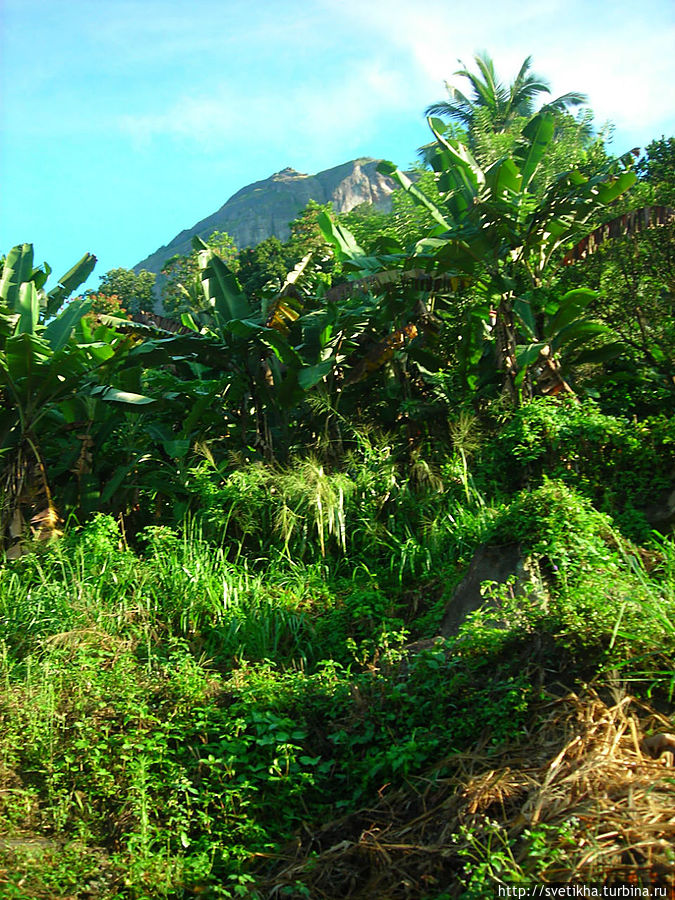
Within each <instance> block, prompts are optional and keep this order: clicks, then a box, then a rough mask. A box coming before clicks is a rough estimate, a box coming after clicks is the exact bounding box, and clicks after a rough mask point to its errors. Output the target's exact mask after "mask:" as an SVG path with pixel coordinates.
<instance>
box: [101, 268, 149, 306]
mask: <svg viewBox="0 0 675 900" xmlns="http://www.w3.org/2000/svg"><path fill="white" fill-rule="evenodd" d="M156 277H157V276H156V275H155V274H154V272H147V271H146V270H145V269H143V270H142V271H140V272H138V273H136V272H134V271H133V270H132V269H124V268H121V267H120V268H117V269H111V270H110V271H109V272H106V273H105V275H101V284H100V285H99V288H98V294H99V295H102V296H104V297H117V298H118V300H119V302H120V304H121V305H122V307H123V308H124V309H125V310H126V311H128V312H130V313H138V312H141V311H145V312H151V311H152V307H153V303H154V298H153V287H154V284H155V279H156ZM105 311H106V310H101V312H105ZM110 315H116V313H115V312H111V313H110Z"/></svg>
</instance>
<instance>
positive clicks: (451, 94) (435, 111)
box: [426, 53, 588, 133]
mask: <svg viewBox="0 0 675 900" xmlns="http://www.w3.org/2000/svg"><path fill="white" fill-rule="evenodd" d="M460 62H461V60H460ZM474 62H475V63H476V66H477V68H478V73H474V72H470V71H469V69H467V68H466V66H465V65H464V63H461V65H462V66H463V68H461V69H459V70H458V71H457V72H455V73H454V74H455V75H460V76H462V78H466V79H467V80H468V81H469V83H470V85H471V89H472V96H467V95H466V94H464V93H462V91H460V90H459V89H458V88H455V87H453V86H452V85H450V84H448V82H447V81H446V83H445V86H446V89H447V91H448V99H447V100H442V101H440V102H438V103H432V104H431V106H429V107H428V108H427V109H426V115H427V116H444V117H447V118H449V119H451V120H453V121H454V122H456V123H457V124H458V125H460V126H461V127H463V128H464V129H466V131H467V132H469V133H470V132H471V130H472V129H473V127H474V126H475V125H477V124H479V123H480V125H481V126H482V127H489V128H490V130H492V131H494V132H496V133H501V132H504V131H508V129H509V127H510V126H511V125H513V123H514V121H515V120H516V119H518V118H530V117H531V116H532V115H533V114H534V111H535V100H536V99H537V97H538V96H539V95H540V94H550V93H551V87H550V85H549V83H548V82H547V81H546V80H545V79H543V78H542V77H541V76H539V75H536V74H535V73H534V72H531V71H530V68H531V65H532V57H531V56H528V57H527V59H525V60H524V62H523V64H522V65H521V67H520V71H519V72H518V74H517V75H516V78H515V80H514V81H513V82H512V83H511V84H510V85H509V86H508V87H507V86H506V85H504V84H502V83H501V82H499V81H498V80H497V76H496V74H495V67H494V63H493V61H492V59H491V58H490V57H489V56H488V54H487V53H477V54H476V56H474ZM587 99H588V98H587V97H586V95H585V94H580V93H579V92H577V91H570V92H569V93H567V94H563V95H562V96H561V97H558V98H556V99H555V100H551V101H550V102H549V103H546V104H544V106H543V107H542V108H543V109H547V110H551V111H555V112H565V111H567V110H568V109H569V108H570V107H575V106H581V105H582V104H583V103H586V102H587Z"/></svg>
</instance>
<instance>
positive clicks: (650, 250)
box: [0, 57, 675, 900]
mask: <svg viewBox="0 0 675 900" xmlns="http://www.w3.org/2000/svg"><path fill="white" fill-rule="evenodd" d="M478 62H479V68H480V73H481V74H480V77H478V76H473V75H471V73H469V72H468V71H464V72H463V73H462V74H463V75H464V77H468V78H469V80H470V81H471V84H472V86H473V87H474V88H475V89H476V90H477V91H478V94H477V96H476V97H474V98H466V97H462V96H460V95H459V94H457V93H455V94H454V96H453V97H452V98H451V100H452V102H453V103H454V105H455V110H454V113H453V111H452V110H449V114H450V115H454V114H455V113H457V111H458V110H459V111H460V112H463V113H466V116H465V118H464V119H462V126H463V128H464V129H465V131H464V133H460V131H459V130H458V129H457V127H456V126H455V127H452V126H447V125H445V124H444V123H443V122H441V121H440V120H431V122H430V124H431V126H432V131H433V134H434V138H435V145H434V147H435V149H434V153H433V154H432V157H431V161H432V164H433V167H434V168H433V171H426V170H422V169H421V168H418V169H417V170H415V171H413V172H410V173H402V172H399V171H398V170H396V169H395V167H394V166H393V165H391V164H384V165H383V167H382V171H384V172H385V173H386V174H390V175H392V176H393V177H395V178H396V179H397V180H398V183H399V185H400V190H399V191H398V192H396V193H395V195H394V198H393V211H392V213H391V214H383V213H379V212H377V211H375V210H373V209H372V208H357V209H356V210H354V211H352V212H351V213H349V214H347V215H345V216H341V217H340V218H338V219H335V218H331V216H330V214H329V209H328V207H322V206H320V205H319V204H316V203H313V204H312V203H310V204H309V205H308V207H307V208H306V209H305V210H304V211H303V212H302V213H301V214H300V215H299V217H298V218H297V219H296V221H295V222H294V223H292V226H291V238H290V240H289V241H288V242H286V244H281V243H280V242H279V241H277V240H276V239H270V240H269V241H266V242H263V244H261V245H259V247H257V248H254V249H251V250H248V251H244V252H243V253H242V254H240V257H239V259H238V260H237V259H235V255H234V248H233V246H232V243H231V240H230V239H229V238H228V237H227V236H226V235H215V236H212V240H210V241H209V242H205V241H202V240H201V239H196V240H195V242H194V244H195V246H194V252H193V253H192V254H191V255H190V256H189V257H183V258H181V259H178V260H174V261H173V262H172V263H171V264H170V267H169V268H170V272H169V273H168V274H169V281H168V288H167V291H168V294H165V296H167V297H168V299H167V304H170V303H174V307H173V312H174V314H175V315H176V316H178V315H180V319H181V325H182V328H177V326H176V328H177V330H174V326H170V327H164V326H167V323H166V322H162V321H161V320H159V321H158V324H156V325H152V324H148V325H138V324H136V323H132V322H130V321H128V320H127V321H123V320H121V318H120V317H119V316H117V315H116V313H122V312H123V311H124V310H130V311H132V312H133V311H135V309H136V308H137V307H138V308H142V307H143V306H145V304H149V303H150V292H151V289H152V284H151V278H150V277H149V276H148V273H140V274H139V275H134V273H131V272H129V271H127V270H123V269H115V270H112V271H111V272H109V273H107V275H105V276H103V279H102V285H101V289H100V292H99V293H98V294H97V295H91V296H89V297H88V298H78V299H77V300H74V301H72V302H71V303H70V304H66V305H65V306H64V305H63V303H64V300H65V299H66V297H67V296H68V294H69V293H70V292H71V291H73V290H75V288H76V287H77V285H78V284H79V283H80V281H81V280H82V278H84V277H86V276H87V275H88V274H89V272H90V271H91V268H92V266H93V261H94V260H93V257H91V256H90V255H87V256H85V257H84V258H83V260H81V261H80V263H79V264H78V265H77V266H75V267H74V268H73V269H72V270H71V271H70V272H68V273H66V275H64V276H63V278H62V279H61V282H60V283H59V285H58V286H57V287H56V288H54V289H53V290H52V291H50V292H46V290H45V287H44V286H45V283H46V280H47V277H48V275H49V267H48V266H46V265H45V266H44V267H43V268H35V267H34V266H33V254H32V248H31V247H30V245H24V246H19V247H17V248H14V249H13V250H12V251H10V253H9V254H8V255H7V257H6V258H5V259H4V260H3V263H2V272H1V275H0V297H1V299H2V307H1V308H0V437H1V439H2V442H1V443H0V461H1V462H2V479H3V480H2V484H1V485H0V489H1V490H2V496H1V501H2V503H1V509H2V517H3V527H5V530H6V531H7V532H8V533H10V534H11V536H12V541H14V545H13V547H12V548H11V549H12V554H10V555H13V556H19V557H20V558H18V559H10V560H7V561H6V562H5V563H4V564H3V565H2V566H0V681H1V683H2V684H3V690H2V692H0V832H1V834H0V884H2V888H3V890H5V892H6V893H7V894H8V896H16V897H20V896H29V897H35V898H36V900H37V898H39V897H47V896H50V897H51V896H54V897H58V896H63V897H65V896H71V895H74V894H75V893H78V894H79V893H83V892H84V893H87V894H91V895H92V896H97V897H100V898H101V900H119V898H122V897H134V898H136V900H153V898H160V897H164V898H168V897H179V896H180V897H182V896H188V895H193V894H203V895H205V896H209V897H246V896H248V897H251V898H255V897H257V896H258V894H259V891H257V884H258V882H259V876H260V873H261V871H262V869H263V868H265V867H267V866H268V865H271V864H272V862H271V861H273V860H274V858H275V857H276V855H277V854H278V853H279V851H280V848H281V846H282V845H283V844H284V843H285V842H287V841H288V840H290V839H291V838H292V837H293V835H296V837H297V834H298V832H299V831H300V829H301V828H307V827H309V826H310V823H322V822H325V821H329V820H335V819H336V818H339V817H341V816H344V815H346V814H347V815H348V814H350V813H352V812H354V811H355V810H357V809H370V808H371V807H372V806H373V804H375V803H377V802H379V801H378V797H379V798H380V799H381V798H382V797H386V792H387V791H389V790H390V789H391V790H392V791H397V790H398V789H401V788H403V787H404V786H405V785H406V784H409V783H411V782H412V781H414V782H415V783H418V784H419V783H422V782H421V781H420V779H423V780H424V781H423V783H424V785H425V788H424V790H430V791H433V789H434V781H435V779H437V778H439V777H445V776H449V777H452V778H454V777H456V776H457V775H458V773H459V772H460V770H461V771H465V769H461V767H462V766H463V765H464V763H465V761H466V758H467V757H466V754H471V753H473V754H476V753H479V755H480V758H481V759H482V760H484V761H485V757H486V756H487V757H488V759H489V757H490V755H491V754H493V753H497V752H498V751H499V749H500V748H502V747H503V746H504V745H505V744H507V743H515V744H517V745H520V746H521V747H522V749H523V752H524V753H526V752H527V747H528V744H527V742H528V741H529V740H530V737H531V735H532V734H533V733H535V732H536V730H537V728H538V727H539V723H538V719H537V711H538V710H539V709H540V704H541V701H542V700H545V701H546V702H548V701H549V700H550V696H549V693H548V692H552V693H553V694H555V695H556V696H559V692H560V685H564V686H565V689H566V690H570V691H572V690H577V689H578V687H579V684H582V683H586V682H588V681H589V680H591V679H596V678H597V679H606V678H607V677H608V676H607V673H608V672H613V673H617V672H618V673H620V676H621V678H623V679H624V680H625V681H626V682H627V683H629V684H631V687H632V689H633V690H634V691H636V692H642V694H643V695H653V696H656V697H658V698H659V702H660V703H661V707H660V708H662V709H663V710H664V713H663V714H664V715H665V714H666V713H667V712H668V711H669V710H672V702H673V697H674V696H675V674H674V671H673V663H672V660H673V651H674V650H675V551H674V549H673V543H672V540H670V539H667V538H664V537H658V536H657V535H656V534H655V533H654V532H651V531H650V529H649V526H648V525H647V521H646V518H645V515H644V510H646V508H647V507H648V505H649V504H650V503H652V501H654V500H655V499H657V498H658V494H659V493H660V492H661V491H662V492H663V493H664V494H666V493H668V491H670V490H672V471H673V464H674V462H675V458H674V456H673V448H674V447H675V431H674V428H673V420H672V416H671V415H670V412H671V411H672V410H671V407H670V406H668V405H665V406H664V407H663V411H662V412H661V413H660V414H658V415H657V414H656V410H657V405H658V404H659V403H662V402H663V400H664V398H665V399H668V398H672V396H673V392H672V384H671V382H672V378H671V376H672V374H673V372H672V360H671V355H672V354H671V347H672V344H673V341H672V339H671V338H672V335H671V331H672V325H673V323H672V318H673V317H672V314H671V313H672V309H671V306H672V304H671V303H670V299H671V295H672V293H673V291H672V284H671V281H672V278H671V273H670V264H671V262H672V259H671V258H670V256H671V255H672V254H671V249H672V247H671V244H672V241H671V234H670V226H669V225H668V224H666V225H662V226H658V228H657V227H654V228H648V227H644V228H643V229H642V230H639V229H637V230H635V229H634V233H633V234H631V235H625V236H624V238H621V237H620V238H618V239H616V238H612V239H608V240H606V241H604V243H603V244H602V247H601V252H600V253H596V254H592V255H591V256H590V257H589V258H588V259H586V260H579V261H578V263H577V264H575V266H570V267H567V268H566V269H565V271H562V270H561V267H560V263H561V262H562V260H563V259H564V258H565V257H568V261H569V259H571V258H574V259H578V258H579V256H580V255H581V254H580V253H577V252H576V251H574V252H572V253H571V254H570V253H569V252H568V251H569V250H570V245H571V244H574V243H575V242H577V241H578V240H579V238H584V237H586V236H587V235H588V233H589V231H590V230H591V229H593V228H595V226H596V225H597V224H598V222H599V221H600V219H601V218H602V217H603V216H605V217H609V216H610V214H611V215H615V213H616V211H617V209H621V210H624V209H626V210H628V209H629V205H628V201H622V202H625V203H626V204H627V205H625V206H620V207H617V206H615V205H614V204H615V203H616V202H617V200H620V199H621V198H622V197H624V195H625V194H626V190H627V188H628V187H629V185H630V184H631V183H632V182H633V181H634V177H635V176H634V174H633V173H632V172H631V171H630V170H629V168H628V161H627V160H626V159H623V160H619V161H614V162H612V161H609V160H608V159H607V158H606V156H605V153H604V148H603V147H602V141H601V140H595V139H594V138H593V137H592V135H591V133H590V118H589V117H582V118H580V119H577V120H575V119H573V118H572V117H571V116H570V115H569V114H568V113H567V112H565V111H564V107H565V106H567V105H569V104H571V103H572V102H576V100H575V96H576V95H568V96H566V97H563V98H560V99H559V101H554V103H553V104H550V105H549V108H548V109H545V110H544V111H542V112H541V113H540V114H539V115H536V116H534V117H532V112H533V102H534V99H535V98H536V97H537V96H538V95H539V94H541V93H542V92H545V91H546V90H547V86H546V84H545V82H543V81H542V80H541V79H539V78H537V77H535V76H532V74H531V73H530V72H529V60H527V61H526V62H525V64H524V65H523V67H522V68H521V71H520V73H519V75H518V78H517V79H516V82H514V84H513V85H511V86H510V87H505V86H503V85H500V84H499V83H498V81H497V79H496V76H495V73H494V69H493V67H492V64H491V62H490V60H489V58H488V57H480V58H479V60H478ZM577 99H578V98H577ZM556 104H557V105H556ZM455 118H456V116H455ZM460 118H461V116H460ZM671 143H672V142H671V141H665V140H664V141H661V142H656V143H655V144H653V145H651V146H650V148H649V151H648V155H647V157H646V158H645V159H644V160H643V161H642V162H641V163H640V164H639V166H638V172H639V174H640V176H641V179H642V180H641V182H640V184H639V185H638V186H637V193H636V194H635V196H636V197H638V196H639V197H640V198H641V199H640V202H647V203H651V202H653V201H654V202H659V201H658V198H663V197H667V196H669V195H668V190H669V184H670V181H671V180H672V179H670V174H669V173H670V169H671V168H672V165H671V163H672V152H671V151H672V147H671ZM633 219H635V221H637V219H636V217H633ZM633 219H631V220H630V221H633ZM662 219H663V217H661V219H659V221H661V220H662ZM626 221H628V220H626ZM645 221H647V220H645ZM616 228H617V226H616V224H613V225H611V226H608V228H607V231H608V233H609V232H612V233H614V232H615V231H616ZM603 234H604V232H603ZM594 240H595V239H594ZM612 240H617V241H618V243H616V244H614V245H613V244H612ZM591 244H593V241H590V240H589V241H587V242H586V244H585V246H586V248H587V249H588V248H589V247H590V246H591ZM613 248H615V249H613ZM237 268H238V272H237ZM238 276H239V277H238ZM590 288H593V290H591V289H590ZM90 309H93V310H94V311H95V312H96V314H97V315H96V317H93V316H92V315H87V311H88V310H90ZM618 339H622V340H623V344H622V345H620V342H619V340H618ZM618 346H619V347H620V349H621V354H620V357H617V347H618ZM669 379H670V381H669ZM500 388H501V389H504V388H505V389H506V392H507V394H508V396H506V395H504V394H503V393H502V394H501V395H500ZM573 390H575V391H579V392H581V391H586V392H587V393H588V394H589V395H592V396H594V397H595V400H594V401H591V400H588V399H584V400H582V401H579V400H578V398H577V397H575V396H572V391H573ZM545 393H550V394H551V395H552V396H547V397H542V396H539V395H541V394H545ZM561 394H562V395H565V394H566V395H568V396H567V398H566V399H564V400H562V401H561V399H560V397H561ZM554 395H555V396H556V397H557V399H554ZM532 397H535V399H531V398H532ZM628 415H631V416H632V417H631V418H628V417H627V416H628ZM45 504H46V506H47V509H48V511H49V512H50V515H51V518H50V519H49V522H50V527H49V528H48V529H47V530H51V532H52V533H54V532H55V531H56V525H58V524H61V523H59V521H58V516H57V514H56V510H57V507H58V509H59V510H62V511H63V512H64V513H70V521H69V522H68V526H67V527H65V528H64V530H65V534H64V535H62V536H61V538H60V540H58V541H51V542H41V541H37V540H35V541H33V542H32V543H30V542H29V541H28V540H27V539H26V537H25V532H26V527H25V526H26V524H27V523H28V521H29V519H30V517H31V516H32V514H33V513H34V512H35V511H38V510H39V508H40V507H41V506H43V505H45ZM75 516H77V517H78V518H79V519H80V522H81V524H78V521H77V520H76V518H75ZM664 527H665V526H664ZM17 528H18V529H19V531H23V532H24V536H23V537H22V538H21V539H20V540H19V539H16V540H15V537H16V529H17ZM12 529H14V531H13V530H12ZM42 530H43V528H42V527H41V526H40V524H39V522H38V521H37V520H36V519H34V521H33V527H32V533H33V535H34V537H36V538H37V537H40V536H44V534H41V532H42ZM486 543H487V544H490V545H492V547H493V548H494V547H495V545H497V546H498V545H504V544H506V545H514V544H518V545H519V547H520V550H521V552H522V553H523V554H524V556H525V557H527V560H526V562H527V565H526V566H525V563H524V572H529V573H530V574H531V575H532V583H531V584H528V582H527V579H526V578H525V577H523V578H521V579H516V577H515V576H514V577H513V578H511V579H510V580H507V581H506V583H504V584H501V583H496V582H495V583H491V582H487V583H485V584H483V586H482V590H481V593H482V596H483V598H484V604H483V606H482V607H481V608H480V609H478V610H477V611H476V612H474V613H473V614H472V615H471V616H469V617H468V618H467V620H466V621H465V622H464V623H463V624H462V626H461V628H460V632H459V634H458V635H457V636H456V637H452V638H447V637H445V638H444V637H439V632H440V630H441V628H442V627H443V622H444V620H445V619H446V614H447V612H448V603H449V602H450V601H451V599H452V597H453V596H454V591H455V588H456V587H457V585H458V584H460V583H461V582H462V581H463V580H464V578H465V576H466V575H467V572H469V571H470V570H471V563H472V560H473V559H474V557H475V554H476V550H477V549H478V548H480V547H481V546H482V545H484V544H486ZM510 550H513V547H512V546H511V547H510ZM495 552H496V551H495ZM509 552H510V551H509ZM465 584H466V583H465ZM612 677H613V678H614V679H616V675H613V676H612ZM487 764H488V763H487V762H486V765H487ZM347 821H350V820H347ZM570 834H571V831H570V830H569V829H568V828H567V826H565V825H563V826H562V827H561V828H559V829H551V828H549V827H548V826H547V825H546V824H544V825H541V824H540V823H539V824H537V825H536V826H533V827H531V828H529V829H526V830H525V831H524V832H523V834H522V835H521V837H520V839H519V843H518V844H517V845H516V844H515V843H514V842H513V841H512V840H511V838H510V837H509V836H508V835H506V836H505V833H504V832H503V830H500V827H499V823H498V822H492V821H491V820H486V821H485V822H484V823H483V825H481V826H480V827H473V828H472V829H471V830H470V831H466V833H462V834H461V835H459V836H458V840H459V841H461V846H462V847H463V848H464V849H463V850H462V851H461V853H460V857H461V859H462V860H463V865H464V870H463V872H459V873H458V877H459V880H460V882H461V883H462V885H463V889H464V890H465V893H466V895H467V896H476V897H478V896H483V894H484V893H485V890H486V889H487V886H488V885H490V884H492V882H493V881H494V879H496V878H500V879H504V880H507V881H508V880H512V881H519V880H520V881H522V880H523V879H525V878H530V877H533V876H534V875H538V874H542V875H545V874H546V873H547V872H548V871H549V864H551V861H562V862H565V864H567V862H568V861H569V862H570V869H573V868H574V863H575V860H576V861H578V855H577V856H575V854H577V852H578V851H577V848H576V846H575V845H574V844H573V842H572V841H571V839H570ZM35 837H39V838H40V841H39V842H37V841H35V840H33V838H35ZM460 868H461V866H460ZM293 890H295V891H296V892H297V894H298V895H302V893H303V891H304V892H305V894H306V893H307V890H306V888H305V886H304V885H303V884H302V883H301V882H298V883H297V884H296V886H295V888H293ZM21 891H23V894H21Z"/></svg>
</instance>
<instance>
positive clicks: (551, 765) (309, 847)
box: [261, 688, 675, 900]
mask: <svg viewBox="0 0 675 900" xmlns="http://www.w3.org/2000/svg"><path fill="white" fill-rule="evenodd" d="M601 694H602V696H601ZM672 730H673V723H672V722H671V721H670V720H669V719H668V718H666V717H665V716H663V715H661V714H660V713H658V712H657V711H656V710H654V709H653V708H650V707H649V706H647V705H645V704H644V703H643V702H641V701H640V700H638V699H637V698H635V697H633V696H630V695H627V694H622V693H621V691H620V690H619V689H614V690H611V689H606V690H600V689H598V690H595V689H593V688H589V689H588V690H586V691H585V692H584V693H583V695H581V696H578V695H577V694H575V693H569V694H567V695H566V696H564V697H563V698H562V699H555V700H552V701H551V702H550V703H548V704H547V705H545V706H543V707H542V708H541V709H540V710H539V711H538V717H537V722H536V725H534V726H533V729H532V731H531V733H530V734H529V735H527V736H525V737H524V738H523V739H521V740H520V741H519V742H518V743H517V744H513V745H511V746H508V747H505V748H503V749H502V750H501V751H500V752H499V753H497V754H495V753H488V752H487V748H485V747H484V746H483V747H480V746H479V747H477V748H475V752H472V753H466V754H457V755H453V756H451V757H448V758H447V759H445V760H443V761H442V762H440V763H439V764H437V765H436V766H435V767H434V771H432V772H429V773H427V777H426V778H420V779H416V780H415V781H414V782H411V783H410V784H409V785H408V786H407V787H406V788H405V789H403V790H399V791H396V792H391V793H386V792H385V793H383V795H382V796H381V798H380V800H379V801H378V803H377V804H376V805H375V806H374V807H373V808H372V809H362V810H359V811H358V812H356V813H353V814H351V815H349V816H346V817H344V818H343V819H340V820H339V821H336V822H332V823H330V824H328V825H326V826H324V827H321V828H319V829H317V830H316V831H313V832H311V831H309V830H307V831H306V833H305V834H303V835H299V837H298V841H297V845H296V846H295V847H294V848H289V850H288V852H287V854H286V856H285V857H284V858H282V859H280V860H277V861H276V862H275V863H274V866H273V870H272V871H270V870H268V872H267V875H266V881H265V883H264V885H263V896H265V897H267V898H273V897H277V896H281V895H282V894H281V891H282V889H283V888H286V892H284V893H283V896H297V897H300V896H311V897H312V898H313V900H337V898H353V900H358V898H363V900H365V898H373V897H377V898H378V900H395V898H422V897H434V896H437V895H438V894H439V893H442V892H444V891H447V892H448V893H449V894H450V895H451V896H458V895H459V893H460V888H459V887H458V884H459V880H458V875H459V874H460V873H461V872H462V871H463V870H464V867H465V865H466V863H467V859H468V858H473V859H474V860H477V859H478V857H479V856H480V848H483V849H484V850H485V859H484V860H483V862H485V861H488V862H489V856H490V853H494V852H497V851H499V850H501V851H502V852H504V853H506V854H507V856H508V861H509V863H510V867H511V871H512V873H513V875H514V876H515V877H520V878H521V879H522V878H527V877H528V876H529V877H531V878H533V879H537V880H540V881H554V882H564V883H574V882H591V881H594V882H597V881H612V880H628V879H634V878H636V877H641V878H648V877H650V873H654V874H655V875H656V876H657V877H659V878H660V879H661V880H662V881H665V882H666V883H667V884H670V885H671V887H672V886H673V883H674V882H673V873H674V872H675V849H674V848H675V771H674V770H673V768H672V767H673V752H672V749H673V748H672V742H671V741H669V739H668V738H666V739H665V740H664V741H661V742H659V741H651V742H650V741H647V742H646V743H645V737H646V736H648V735H652V734H654V733H657V734H658V733H666V732H671V731H672ZM671 737H672V736H671ZM659 743H661V744H662V746H658V745H659ZM655 745H656V746H655ZM664 749H665V752H662V753H661V755H660V756H659V757H658V758H656V757H655V756H654V755H652V753H656V752H658V751H659V750H664ZM650 751H652V752H650ZM447 772H451V773H452V774H451V775H450V776H447V775H446V774H445V773H447ZM533 829H535V830H536V829H539V830H540V832H541V833H542V834H544V835H546V836H547V838H546V839H547V842H548V845H547V847H546V848H545V850H544V851H543V852H542V851H541V848H539V850H538V851H537V852H536V853H534V852H533V842H532V836H531V831H532V830H533ZM486 848H492V850H489V849H486ZM261 862H262V861H261ZM294 885H295V888H293V887H292V886H294ZM300 885H302V886H304V890H305V893H302V889H301V888H300V887H299V886H300ZM307 890H309V894H307V893H306V891H307ZM288 891H290V893H288Z"/></svg>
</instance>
